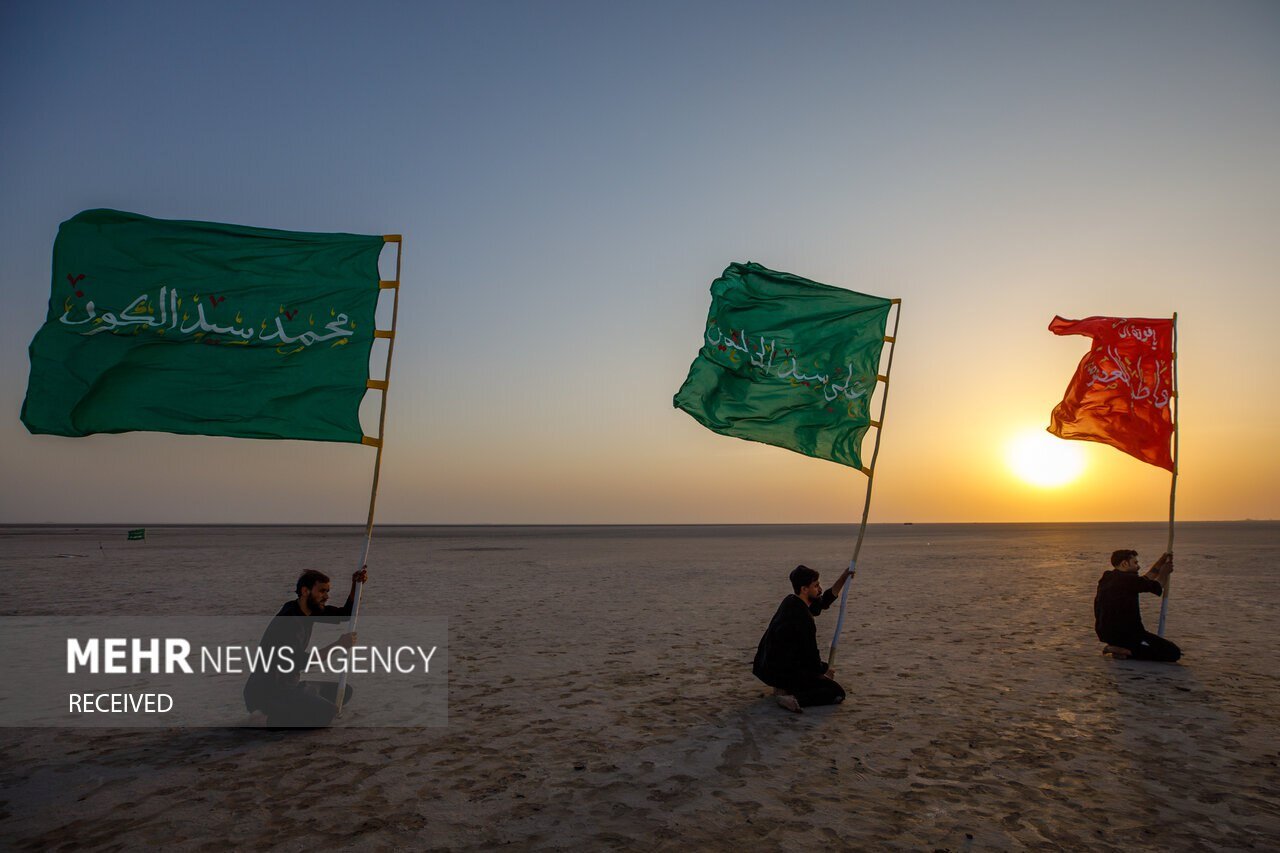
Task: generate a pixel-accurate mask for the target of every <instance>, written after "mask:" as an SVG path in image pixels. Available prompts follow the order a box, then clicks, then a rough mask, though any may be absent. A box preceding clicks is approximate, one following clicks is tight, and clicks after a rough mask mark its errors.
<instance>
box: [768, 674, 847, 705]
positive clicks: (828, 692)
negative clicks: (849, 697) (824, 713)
mask: <svg viewBox="0 0 1280 853" xmlns="http://www.w3.org/2000/svg"><path fill="white" fill-rule="evenodd" d="M779 686H780V687H781V688H782V689H783V690H785V691H787V692H788V693H790V694H791V695H792V696H794V697H796V701H797V702H799V703H800V707H802V708H808V707H810V706H811V705H835V704H836V703H838V702H843V701H844V695H845V694H844V688H843V687H841V686H840V685H839V684H837V683H836V682H835V681H832V680H831V679H830V678H823V677H822V676H821V675H802V676H799V677H797V678H792V679H789V680H788V681H787V683H786V684H782V685H779Z"/></svg>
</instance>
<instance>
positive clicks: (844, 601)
mask: <svg viewBox="0 0 1280 853" xmlns="http://www.w3.org/2000/svg"><path fill="white" fill-rule="evenodd" d="M891 302H892V303H893V304H894V305H896V306H898V310H897V312H896V313H895V314H894V316H893V334H892V335H888V336H887V337H885V342H886V343H887V344H889V361H888V363H887V364H886V365H885V368H884V375H883V376H879V377H877V378H878V379H879V380H880V381H882V382H884V394H882V395H881V397H880V420H879V421H872V422H871V425H872V426H874V427H875V428H876V443H875V445H874V446H873V447H872V449H871V465H870V467H867V468H863V469H861V470H862V473H864V474H866V475H867V497H866V502H865V503H863V505H862V523H861V524H859V525H858V541H857V542H855V543H854V546H853V556H852V557H851V558H850V559H849V571H850V572H854V571H856V570H857V568H858V552H859V551H861V550H862V539H863V537H864V536H865V535H866V533H867V518H868V516H870V515H871V486H872V484H873V483H874V482H875V470H876V457H877V456H879V455H880V437H881V436H882V435H884V413H885V407H886V406H887V405H888V403H889V375H890V374H891V373H892V372H893V350H894V347H895V346H896V345H897V342H898V321H899V320H901V319H902V300H901V299H894V300H891ZM851 586H853V576H852V574H851V575H850V576H849V578H848V579H847V580H846V581H845V584H844V588H843V589H841V590H840V613H839V615H837V616H836V628H835V631H833V632H832V634H831V648H830V650H829V651H828V652H827V665H828V666H834V665H835V661H836V644H837V643H839V642H840V630H841V629H842V628H843V627H844V612H845V607H846V606H847V605H848V603H849V587H851Z"/></svg>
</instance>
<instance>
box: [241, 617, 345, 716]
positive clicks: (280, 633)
mask: <svg viewBox="0 0 1280 853" xmlns="http://www.w3.org/2000/svg"><path fill="white" fill-rule="evenodd" d="M352 601H353V600H352V599H350V598H348V599H347V603H346V604H345V605H343V606H342V607H334V606H333V605H332V604H326V605H325V606H324V607H323V608H322V609H321V610H320V611H319V612H313V613H311V615H307V614H305V613H303V612H302V608H301V607H299V606H298V602H297V600H296V599H295V600H293V601H287V602H285V604H284V606H283V607H281V608H280V612H279V613H277V614H276V615H275V616H274V617H272V619H271V623H270V624H268V625H267V630H266V631H263V632H262V642H260V643H259V644H258V645H259V646H260V647H261V648H262V649H263V651H264V654H265V652H266V651H267V650H269V649H278V650H279V649H287V651H284V652H283V653H281V652H277V653H276V656H275V657H273V658H272V666H271V667H270V669H268V670H265V671H264V670H261V669H255V670H254V672H252V673H250V675H249V680H248V682H247V683H246V684H245V691H244V692H245V701H246V703H247V704H249V705H250V710H253V707H254V705H256V704H257V703H256V702H255V701H254V700H258V699H260V698H261V697H262V695H263V693H265V692H267V691H272V690H278V689H282V688H283V689H288V688H291V687H294V686H295V685H297V683H298V681H299V679H300V678H301V673H302V670H303V669H305V668H306V665H307V646H309V645H310V644H311V630H312V629H313V628H314V627H315V625H316V623H317V622H331V623H336V622H345V621H346V620H348V619H350V618H351V606H352ZM282 655H288V656H290V659H291V660H292V661H293V667H292V671H287V670H289V667H287V666H281V665H279V664H278V663H277V661H278V660H279V659H280V657H281V656H282Z"/></svg>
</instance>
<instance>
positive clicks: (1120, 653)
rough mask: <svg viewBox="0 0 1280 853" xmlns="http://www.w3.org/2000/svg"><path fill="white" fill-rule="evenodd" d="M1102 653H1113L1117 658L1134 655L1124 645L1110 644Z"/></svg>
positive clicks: (1121, 658)
mask: <svg viewBox="0 0 1280 853" xmlns="http://www.w3.org/2000/svg"><path fill="white" fill-rule="evenodd" d="M1102 653H1103V654H1104V655H1111V656H1112V657H1113V658H1115V659H1116V660H1124V659H1125V658H1128V657H1132V656H1133V652H1131V651H1129V650H1128V649H1126V648H1125V647H1124V646H1111V645H1109V646H1107V647H1106V648H1104V649H1103V650H1102Z"/></svg>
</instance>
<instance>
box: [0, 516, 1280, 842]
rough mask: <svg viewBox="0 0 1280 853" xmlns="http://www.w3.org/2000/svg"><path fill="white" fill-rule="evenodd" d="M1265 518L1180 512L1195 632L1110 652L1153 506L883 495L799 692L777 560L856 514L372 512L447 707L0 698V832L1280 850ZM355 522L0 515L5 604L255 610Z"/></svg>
mask: <svg viewBox="0 0 1280 853" xmlns="http://www.w3.org/2000/svg"><path fill="white" fill-rule="evenodd" d="M1278 533H1280V525H1276V524H1235V525H1228V524H1183V525H1180V526H1179V529H1178V543H1177V548H1176V553H1177V563H1176V570H1175V573H1174V582H1173V585H1172V590H1171V600H1170V616H1169V630H1168V636H1169V637H1170V638H1171V639H1173V640H1174V641H1175V642H1178V643H1179V644H1180V645H1181V646H1182V648H1183V650H1184V653H1185V657H1184V658H1183V661H1182V662H1181V663H1179V664H1174V665H1161V664H1145V663H1137V662H1128V661H1126V662H1119V661H1114V660H1111V659H1109V658H1104V657H1103V656H1102V655H1101V654H1100V649H1101V644H1100V643H1098V642H1097V641H1096V639H1095V638H1094V637H1093V634H1092V614H1091V602H1092V596H1093V589H1094V585H1095V583H1096V580H1097V577H1098V575H1099V574H1101V572H1102V570H1103V568H1104V566H1103V563H1104V561H1105V559H1106V556H1107V555H1108V554H1109V553H1110V551H1111V550H1112V549H1115V548H1120V547H1134V548H1137V549H1138V550H1139V551H1140V552H1141V553H1142V558H1143V560H1144V562H1146V563H1149V562H1150V560H1152V559H1154V558H1155V557H1156V556H1157V555H1158V553H1159V551H1160V550H1162V548H1163V545H1164V536H1165V533H1164V528H1163V525H1159V524H1150V525H1060V526H1046V525H1042V526H1013V525H1010V526H995V525H983V526H976V525H975V526H964V525H957V526H944V525H914V526H890V525H883V526H873V527H872V528H871V530H870V532H869V534H868V537H867V542H866V545H865V546H864V548H863V553H862V556H861V559H860V562H859V572H858V575H857V576H856V578H855V579H854V581H853V584H852V587H851V599H850V605H849V614H848V617H847V620H846V626H845V632H844V637H843V639H842V640H841V646H840V651H839V653H838V657H837V660H836V662H835V670H836V676H837V679H838V680H839V681H841V682H842V683H843V684H844V685H845V687H846V689H847V690H848V692H849V699H848V701H847V702H846V703H845V704H844V705H842V706H838V707H834V708H829V709H809V710H808V711H806V712H805V713H804V714H800V715H795V714H789V713H787V712H785V711H783V710H781V709H779V708H778V707H777V706H776V705H775V704H774V703H773V702H772V700H771V699H769V698H768V697H767V696H766V695H765V693H766V688H764V686H763V685H761V684H759V683H758V682H756V681H755V680H754V679H753V678H752V676H751V674H750V660H751V656H752V654H753V652H754V649H755V645H756V642H757V641H758V639H759V637H760V633H761V631H762V630H763V628H764V626H765V624H766V623H767V621H768V619H769V616H770V615H771V614H772V612H773V610H774V608H775V607H776V606H777V604H778V602H779V601H780V600H781V598H782V597H783V596H784V595H785V594H786V593H787V592H788V591H789V589H788V587H787V582H786V574H787V572H788V571H789V570H790V569H791V568H792V567H793V566H794V565H795V564H796V563H798V562H804V563H806V564H808V565H810V566H812V567H814V568H817V569H819V570H820V571H821V572H822V573H823V577H824V580H825V581H830V580H831V579H833V578H834V577H835V575H836V574H838V572H839V571H840V570H841V569H842V568H843V566H844V565H845V564H846V563H847V562H848V557H849V551H850V548H851V545H852V536H853V531H852V530H851V529H850V528H840V527H817V526H815V527H776V528H771V527H720V528H706V527H689V528H678V527H675V528H673V527H666V528H645V527H631V528H628V527H612V528H484V527H481V528H381V529H379V530H378V531H377V533H376V537H375V540H374V547H373V552H372V555H371V558H370V572H371V575H372V578H371V581H370V583H369V585H368V587H367V588H366V598H365V606H364V609H363V611H362V614H361V617H360V618H361V631H362V634H363V632H364V631H366V630H369V631H373V630H376V626H377V624H378V622H379V619H387V618H390V614H393V613H402V612H403V611H405V610H406V609H409V610H414V611H417V612H420V613H421V614H422V615H423V617H424V618H439V617H444V618H447V620H448V624H449V650H448V653H449V659H448V687H449V698H448V724H447V726H444V727H422V728H397V729H387V728H360V727H354V726H346V725H343V724H339V725H338V726H336V727H334V728H332V729H328V730H312V731H261V730H254V729H247V728H243V727H241V724H242V723H243V722H244V721H245V720H244V719H242V718H241V719H233V720H228V723H227V725H226V726H225V727H221V728H194V729H178V728H151V729H130V730H123V729H92V730H73V729H66V728H21V729H15V728H10V729H0V750H2V755H3V763H2V767H3V769H2V770H0V798H2V804H0V842H3V843H4V845H5V846H6V847H10V848H16V849H70V848H73V847H75V848H82V847H88V848H106V849H135V848H138V847H143V846H151V845H165V846H166V847H169V848H172V849H179V850H200V849H221V848H225V847H227V846H228V845H230V846H233V847H237V848H244V849H278V850H303V849H312V848H318V847H322V846H327V847H336V846H342V847H352V848H355V849H386V848H390V847H402V846H403V847H409V848H416V849H430V848H438V849H457V850H488V849H493V848H497V847H502V846H504V845H508V846H509V847H510V848H511V849H561V848H563V849H586V850H599V849H644V850H676V849H682V850H683V849H697V850H746V849H751V850H756V849H760V850H768V849H783V848H789V849H819V848H831V849H838V848H845V849H877V850H878V849H901V850H952V851H959V850H1018V849H1026V848H1033V847H1034V848H1047V849H1067V850H1086V849H1087V850H1121V849H1124V850H1134V849H1138V850H1209V849H1215V850H1217V849H1276V848H1277V847H1280V722H1278V721H1280V713H1277V710H1276V709H1277V708H1278V707H1280V682H1278V681H1277V669H1278V668H1277V658H1278V653H1280V639H1278V638H1280V574H1277V572H1276V569H1275V566H1276V560H1277V557H1278V556H1280V536H1278V535H1277V534H1278ZM100 543H101V548H100V547H99V545H100ZM360 546H361V539H360V531H358V530H356V529H354V528H149V529H148V538H147V540H146V541H145V542H142V543H130V542H126V541H124V535H123V528H80V529H72V528H16V527H11V528H0V570H2V571H3V578H4V584H5V588H6V591H7V595H6V596H5V603H4V605H3V611H2V612H3V615H5V616H19V615H21V616H30V615H53V614H93V613H97V612H101V611H102V610H103V609H114V608H129V609H131V610H136V611H137V612H142V613H154V614H166V615H174V614H183V613H185V612H189V611H190V610H192V609H199V610H200V611H201V612H205V613H225V614H228V615H230V614H236V615H242V614H246V613H258V612H260V613H261V614H262V616H263V623H264V625H265V622H266V620H267V619H268V618H269V617H270V615H271V614H272V613H274V612H275V610H276V609H277V608H278V607H279V605H280V604H281V603H282V602H283V601H284V600H285V599H286V598H288V597H290V595H291V592H292V583H293V580H294V578H295V577H296V575H297V573H298V571H300V570H301V569H302V568H306V567H320V568H322V569H324V570H326V571H328V572H329V573H330V574H331V575H333V577H334V579H335V589H342V588H343V585H344V581H343V579H344V578H347V577H349V575H350V572H351V571H352V570H353V569H354V568H355V565H354V564H355V563H356V562H357V561H358V559H359V553H360ZM338 597H340V596H338ZM1157 606H1158V602H1157V601H1156V600H1155V599H1154V597H1151V600H1150V601H1149V602H1147V603H1146V604H1145V605H1144V617H1145V619H1146V621H1147V625H1148V627H1149V628H1151V629H1153V630H1154V626H1155V621H1156V612H1157V610H1156V608H1157ZM834 622H835V614H834V610H833V611H830V612H828V613H827V614H824V615H823V616H822V617H820V618H819V622H818V625H819V639H820V641H825V639H826V638H828V637H829V636H830V632H831V629H832V626H833V625H834ZM358 704H359V703H358V698H357V701H356V702H354V703H353V706H352V709H351V712H352V713H353V714H354V713H356V711H357V710H358ZM353 719H354V718H353Z"/></svg>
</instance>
